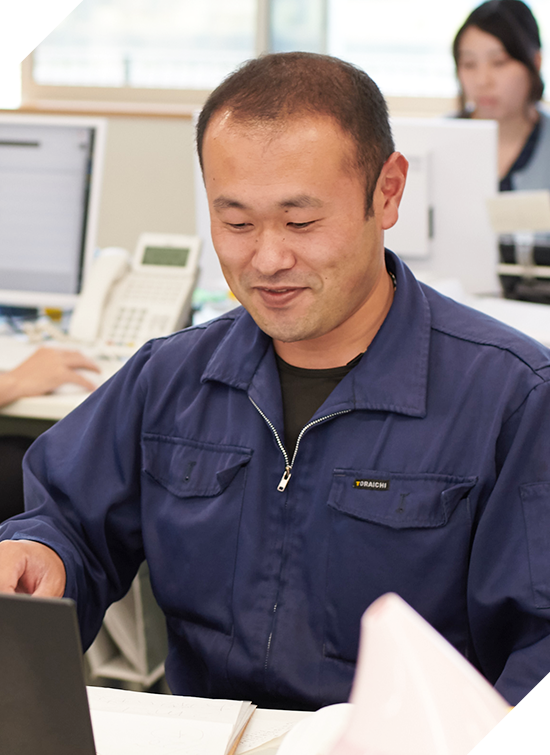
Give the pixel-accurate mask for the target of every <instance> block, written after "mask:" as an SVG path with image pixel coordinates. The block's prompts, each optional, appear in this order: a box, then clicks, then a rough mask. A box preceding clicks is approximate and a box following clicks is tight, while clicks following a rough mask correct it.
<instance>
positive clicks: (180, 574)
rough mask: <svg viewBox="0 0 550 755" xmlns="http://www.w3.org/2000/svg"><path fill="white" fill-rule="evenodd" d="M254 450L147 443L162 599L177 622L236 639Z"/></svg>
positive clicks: (146, 489)
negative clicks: (236, 593) (238, 569)
mask: <svg viewBox="0 0 550 755" xmlns="http://www.w3.org/2000/svg"><path fill="white" fill-rule="evenodd" d="M251 458H252V450H251V449H247V448H239V447H236V446H229V445H217V444H212V443H203V442H197V441H192V440H185V439H181V438H167V437H163V436H156V435H146V436H145V437H144V438H143V439H142V470H143V473H144V474H143V477H142V511H143V515H142V516H143V521H144V528H143V529H144V539H145V547H146V552H147V559H148V561H149V564H150V569H151V578H152V581H153V583H154V585H155V592H156V597H157V600H158V602H159V604H160V605H161V607H162V608H163V610H164V611H165V613H166V614H167V615H168V616H169V617H172V619H173V620H177V621H179V622H183V623H184V624H187V625H189V624H193V625H198V626H200V627H207V628H208V629H211V630H212V629H214V630H217V631H221V632H223V633H225V634H230V633H231V631H232V604H231V595H232V591H233V580H234V574H235V564H236V560H237V553H238V544H239V527H240V520H241V510H242V505H243V496H244V490H245V487H246V471H247V465H248V462H249V461H250V459H251Z"/></svg>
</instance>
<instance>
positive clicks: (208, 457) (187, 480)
mask: <svg viewBox="0 0 550 755" xmlns="http://www.w3.org/2000/svg"><path fill="white" fill-rule="evenodd" d="M251 457H252V450H251V449H248V448H239V447H238V446H221V445H220V446H218V445H214V444H212V443H201V442H198V441H192V440H185V439H183V438H171V437H165V436H145V437H144V438H143V471H144V472H146V473H147V474H148V475H150V476H151V477H152V478H153V479H154V480H156V481H157V482H159V483H160V484H161V485H162V486H163V487H165V488H166V489H167V490H168V491H169V492H170V493H172V494H173V495H175V496H178V498H195V497H206V496H215V495H219V494H220V493H221V492H222V491H223V490H225V488H226V487H227V486H228V485H229V484H230V483H231V481H232V480H233V478H234V477H235V475H236V474H237V472H238V471H239V469H240V468H241V467H243V466H244V465H245V464H248V462H249V461H250V459H251Z"/></svg>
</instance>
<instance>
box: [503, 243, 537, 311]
mask: <svg viewBox="0 0 550 755" xmlns="http://www.w3.org/2000/svg"><path fill="white" fill-rule="evenodd" d="M499 257H500V262H501V263H504V264H506V265H521V259H520V254H518V249H517V246H516V244H515V242H514V239H513V237H512V236H505V237H502V238H501V240H500V242H499ZM530 265H531V266H532V267H531V270H530V274H529V275H508V274H506V275H505V274H500V275H499V278H500V284H501V286H502V292H503V294H504V296H505V297H506V298H507V299H519V300H521V301H530V302H536V303H539V304H550V278H549V277H547V276H543V275H537V271H536V268H537V266H539V267H550V242H549V243H544V242H538V241H535V243H534V244H533V246H532V249H531V251H530ZM541 272H542V271H541Z"/></svg>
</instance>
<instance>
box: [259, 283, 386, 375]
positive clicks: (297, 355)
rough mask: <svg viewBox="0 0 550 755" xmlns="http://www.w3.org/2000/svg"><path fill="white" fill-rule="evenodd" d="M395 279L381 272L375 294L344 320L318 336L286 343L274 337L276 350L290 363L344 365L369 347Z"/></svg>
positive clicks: (313, 367)
mask: <svg viewBox="0 0 550 755" xmlns="http://www.w3.org/2000/svg"><path fill="white" fill-rule="evenodd" d="M393 295H394V282H393V279H392V278H391V277H390V275H389V273H384V274H383V275H382V276H381V279H380V282H379V284H378V285H377V286H376V287H375V289H373V291H372V294H371V296H370V297H369V298H368V300H367V301H366V302H365V303H364V304H363V305H362V306H361V308H360V309H359V310H358V311H357V312H355V313H354V314H353V315H352V316H351V317H350V318H348V319H347V320H346V321H345V322H344V323H342V324H341V325H340V326H338V327H337V328H335V329H334V330H332V331H330V332H329V333H326V334H325V335H323V336H319V337H318V338H313V339H309V340H306V341H294V342H292V343H285V342H283V341H277V340H275V339H274V340H273V345H274V347H275V351H276V352H277V354H278V355H279V356H280V357H281V359H284V361H285V362H287V363H288V364H292V365H294V366H295V367H304V368H306V369H311V370H322V369H329V368H332V367H341V366H343V365H345V364H347V363H348V362H349V361H351V360H352V359H354V358H355V357H356V356H357V355H358V354H361V353H362V352H364V351H366V350H367V348H368V347H369V345H370V344H371V342H372V340H373V338H374V337H375V335H376V334H377V333H378V331H379V329H380V327H381V325H382V323H383V322H384V320H385V319H386V316H387V314H388V312H389V311H390V307H391V305H392V302H393Z"/></svg>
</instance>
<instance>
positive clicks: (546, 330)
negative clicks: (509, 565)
mask: <svg viewBox="0 0 550 755" xmlns="http://www.w3.org/2000/svg"><path fill="white" fill-rule="evenodd" d="M429 283H430V285H433V286H434V288H436V289H438V290H439V291H441V293H443V294H447V295H449V296H451V297H452V298H456V299H457V300H458V301H461V302H462V303H463V304H467V305H468V306H470V307H473V308H474V309H478V310H480V311H481V312H485V314H488V315H491V316H492V317H495V318H496V319H497V320H501V321H502V322H504V323H506V324H507V325H510V326H512V327H514V328H516V329H517V330H521V331H522V332H524V333H526V334H527V335H528V336H531V338H534V339H535V340H537V341H540V342H541V343H543V344H544V345H545V346H548V347H550V305H548V304H532V303H530V302H523V301H512V300H510V299H501V298H499V297H497V296H468V295H464V293H463V292H462V291H461V290H458V291H457V290H456V289H455V288H454V285H453V284H455V283H456V284H457V285H458V282H456V281H454V280H453V281H442V282H441V284H440V285H438V282H437V281H435V282H434V281H429ZM449 284H450V285H449ZM214 314H215V313H214ZM11 340H12V341H13V339H11ZM9 341H10V338H9V336H0V369H11V367H13V366H15V364H16V363H17V360H16V357H17V353H19V354H20V359H19V361H22V360H23V358H24V356H28V355H29V354H30V351H29V345H28V344H27V345H20V344H19V345H17V348H16V349H15V350H13V349H12V347H11V346H10V345H9ZM68 347H69V346H68ZM70 348H74V347H70ZM8 350H10V351H11V353H10V356H9V359H7V360H6V358H5V353H3V352H6V351H8ZM88 395H89V394H88V393H84V392H81V390H80V389H79V388H78V387H68V388H62V389H61V390H60V392H57V393H53V394H49V395H47V396H35V397H31V398H23V399H19V400H18V401H14V402H13V403H11V404H8V405H7V406H5V407H2V408H0V415H6V416H9V417H23V418H32V419H45V420H58V419H62V418H63V417H64V416H65V415H66V414H68V413H69V412H70V411H72V410H73V409H74V408H75V407H76V406H78V405H79V404H80V403H82V401H84V399H85V398H87V396H88Z"/></svg>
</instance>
